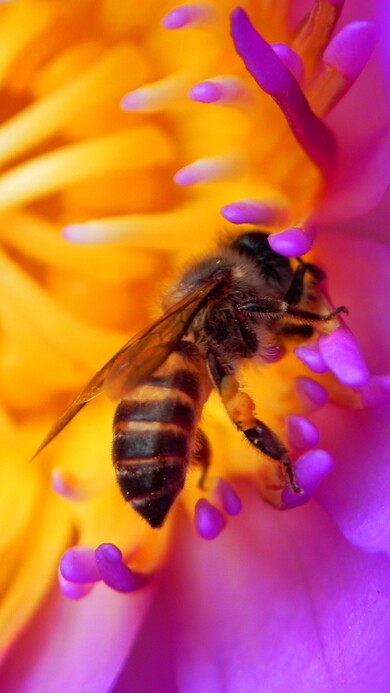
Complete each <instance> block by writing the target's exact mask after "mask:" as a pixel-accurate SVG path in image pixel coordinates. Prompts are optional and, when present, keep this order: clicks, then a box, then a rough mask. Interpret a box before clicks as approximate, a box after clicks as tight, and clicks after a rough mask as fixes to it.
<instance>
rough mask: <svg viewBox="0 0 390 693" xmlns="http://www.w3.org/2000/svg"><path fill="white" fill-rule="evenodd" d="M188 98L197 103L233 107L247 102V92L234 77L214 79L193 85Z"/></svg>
mask: <svg viewBox="0 0 390 693" xmlns="http://www.w3.org/2000/svg"><path fill="white" fill-rule="evenodd" d="M189 97H190V99H191V100H192V101H196V102H197V103H216V104H219V105H221V106H229V105H232V106H233V105H238V104H242V103H244V102H245V101H248V97H249V92H248V89H247V88H246V87H245V85H244V84H243V83H242V82H241V80H239V79H237V78H236V77H215V78H214V79H208V80H206V81H205V82H199V84H195V86H194V87H192V89H190V91H189Z"/></svg>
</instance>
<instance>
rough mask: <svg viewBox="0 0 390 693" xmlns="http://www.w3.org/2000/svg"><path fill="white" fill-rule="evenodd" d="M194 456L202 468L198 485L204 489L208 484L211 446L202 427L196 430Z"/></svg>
mask: <svg viewBox="0 0 390 693" xmlns="http://www.w3.org/2000/svg"><path fill="white" fill-rule="evenodd" d="M192 456H193V460H194V462H195V463H196V464H198V465H199V466H200V467H201V468H202V472H201V475H200V477H199V481H198V486H199V488H201V489H204V488H205V486H206V484H205V482H206V477H207V473H208V470H209V467H210V458H211V448H210V443H209V440H208V438H207V436H206V434H205V433H204V432H203V431H202V429H201V428H198V430H197V431H196V438H195V450H194V452H193V454H192Z"/></svg>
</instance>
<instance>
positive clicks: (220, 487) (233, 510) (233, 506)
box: [215, 479, 242, 516]
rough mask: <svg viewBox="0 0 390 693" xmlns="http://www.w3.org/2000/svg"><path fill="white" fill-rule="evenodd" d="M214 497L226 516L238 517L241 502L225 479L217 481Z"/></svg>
mask: <svg viewBox="0 0 390 693" xmlns="http://www.w3.org/2000/svg"><path fill="white" fill-rule="evenodd" d="M215 496H216V499H217V500H218V502H219V503H221V505H222V507H223V509H224V511H225V512H226V513H227V514H228V515H232V516H235V515H239V513H240V512H241V510H242V502H241V499H240V497H239V496H238V495H237V493H236V491H235V490H234V488H233V486H231V484H229V482H228V481H226V480H225V479H219V480H218V484H217V486H216V489H215Z"/></svg>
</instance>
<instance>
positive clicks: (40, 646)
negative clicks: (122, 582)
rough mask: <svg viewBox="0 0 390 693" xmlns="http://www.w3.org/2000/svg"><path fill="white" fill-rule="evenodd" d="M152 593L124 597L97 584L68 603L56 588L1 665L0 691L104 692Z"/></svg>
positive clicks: (127, 647) (27, 692)
mask: <svg viewBox="0 0 390 693" xmlns="http://www.w3.org/2000/svg"><path fill="white" fill-rule="evenodd" d="M152 594H153V590H152V588H151V587H148V588H146V589H143V590H141V591H139V592H137V593H135V594H132V595H129V596H124V595H123V594H119V593H117V592H114V591H113V590H110V589H109V588H107V587H105V586H103V585H98V586H96V587H95V588H94V589H93V591H92V593H91V594H90V595H89V596H87V597H85V598H84V599H82V600H80V601H78V602H73V601H70V600H67V599H66V598H65V597H63V596H62V595H61V594H60V593H59V592H58V590H56V591H55V592H54V593H52V594H51V595H50V597H49V598H48V600H47V602H46V604H45V605H44V606H43V607H42V609H41V611H40V612H39V614H38V616H37V617H36V618H35V620H34V621H33V623H32V624H31V625H30V626H29V628H28V629H27V630H26V632H25V633H24V635H23V636H22V637H21V638H20V639H19V640H18V641H17V643H16V645H15V647H14V649H13V650H12V652H11V654H10V656H9V658H8V660H7V661H6V662H5V664H4V668H3V669H2V674H1V690H2V693H42V691H61V693H75V691H91V692H92V691H93V693H107V691H108V690H109V689H110V687H111V684H112V682H113V681H114V680H115V677H116V676H117V674H118V671H119V670H120V668H121V666H122V664H123V661H124V660H125V658H126V656H127V654H128V652H129V650H130V649H131V647H132V644H133V642H134V639H135V637H136V635H137V632H138V630H139V628H140V624H141V622H142V620H143V618H144V616H145V613H146V610H147V608H148V606H149V603H150V600H151V597H152Z"/></svg>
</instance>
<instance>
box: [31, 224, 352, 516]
mask: <svg viewBox="0 0 390 693" xmlns="http://www.w3.org/2000/svg"><path fill="white" fill-rule="evenodd" d="M324 277H325V275H324V273H323V272H322V270H320V269H319V268H318V267H317V266H315V265H313V264H310V263H307V262H304V261H302V260H301V259H300V258H295V259H294V260H290V259H288V258H286V257H283V256H281V255H279V254H278V253H276V252H274V251H273V250H272V249H271V247H270V245H269V243H268V234H267V233H265V232H263V231H258V230H253V231H248V232H246V233H243V234H241V235H240V236H238V237H236V238H235V239H233V240H231V239H230V240H228V241H225V242H223V243H221V245H220V248H219V249H218V250H217V252H215V253H214V254H211V255H210V256H209V257H207V258H205V259H203V260H201V261H199V262H198V263H197V264H195V265H193V266H192V267H190V268H189V269H188V270H187V271H186V272H185V273H184V275H183V276H182V278H181V279H180V280H179V281H178V282H177V284H176V285H175V286H174V287H173V288H172V290H171V291H170V293H169V294H168V296H167V297H166V299H165V305H164V308H165V312H164V313H163V315H162V316H161V317H160V318H159V319H158V320H157V321H156V322H154V323H153V324H152V325H151V326H149V327H147V328H146V329H145V330H144V331H142V332H141V333H139V334H138V335H136V336H135V337H134V338H133V339H131V340H130V341H129V342H127V343H126V344H125V345H124V346H123V347H122V348H121V349H120V350H119V351H118V353H117V354H115V356H113V357H112V358H111V359H110V360H109V361H108V363H106V364H105V365H104V366H103V368H101V370H99V371H98V373H96V375H95V376H94V377H93V378H92V380H90V382H89V383H88V384H87V385H86V387H85V388H84V389H83V390H82V392H81V393H80V394H79V395H78V397H77V398H76V399H75V400H74V402H73V403H72V404H71V405H70V407H69V408H68V409H67V410H66V411H65V413H64V414H63V415H62V416H61V418H60V419H59V420H58V421H57V422H56V423H55V425H54V426H53V428H52V429H51V430H50V431H49V433H48V434H47V436H46V438H45V439H44V440H43V442H42V444H41V445H40V447H39V448H38V450H37V452H36V453H35V454H36V455H37V454H38V453H39V452H40V451H41V450H43V448H45V447H46V445H47V444H48V443H49V442H50V441H51V440H53V438H55V436H57V435H58V433H60V431H61V430H62V429H63V428H64V427H65V426H66V425H67V424H68V423H69V422H70V421H71V419H73V417H74V416H75V415H76V414H77V413H78V412H79V411H80V410H81V409H82V408H83V407H84V406H85V405H86V404H87V402H89V401H91V400H92V399H94V398H95V397H97V396H98V395H99V394H100V393H101V392H102V391H105V392H106V393H107V395H108V396H109V397H110V398H111V399H113V400H115V401H118V402H119V403H118V405H117V409H116V413H115V416H114V423H113V446H112V458H113V464H114V468H115V472H116V477H117V481H118V483H119V487H120V490H121V492H122V494H123V496H124V498H125V500H126V501H128V502H129V503H130V504H131V506H132V507H133V508H134V509H135V510H136V512H137V513H139V514H140V515H141V516H142V517H143V518H145V520H146V521H147V522H148V523H149V524H150V525H151V527H161V526H162V525H163V523H164V520H165V518H166V516H167V514H168V512H169V510H170V508H171V506H172V504H173V503H174V501H175V499H176V498H177V496H178V494H179V493H180V491H181V490H182V488H183V486H184V484H185V480H186V474H187V470H188V467H189V465H190V463H191V462H196V463H198V464H199V465H200V466H201V468H202V475H201V478H200V481H199V484H200V486H203V485H204V482H205V478H206V474H207V469H208V466H209V464H210V446H209V444H208V441H207V438H206V436H205V434H204V432H203V431H202V430H201V429H200V428H199V421H200V417H201V413H202V409H203V406H204V404H205V402H206V400H207V399H208V397H209V395H210V392H211V390H212V389H216V390H217V391H218V393H219V395H220V398H221V401H222V404H223V405H224V407H225V409H226V411H227V414H228V416H229V417H230V419H231V421H232V422H233V424H234V425H235V426H236V427H237V429H238V430H239V431H240V432H241V433H242V434H243V436H244V437H245V438H246V440H247V441H249V443H250V444H251V445H252V446H253V447H254V448H256V449H257V450H258V451H259V452H260V453H262V454H264V455H266V456H267V457H269V458H271V459H272V460H274V461H275V462H276V463H277V464H279V465H280V469H282V470H283V475H284V478H285V483H286V484H288V485H289V487H290V488H291V489H292V491H293V492H295V493H297V494H298V493H302V490H301V489H300V487H299V485H298V483H297V481H296V478H295V473H294V465H293V462H292V460H291V458H290V456H289V453H288V450H287V449H286V447H285V445H284V444H283V442H282V441H281V440H280V439H279V438H278V436H277V435H276V434H275V433H274V432H273V431H272V430H271V429H270V428H269V427H268V426H267V425H266V424H265V423H263V422H262V421H261V420H260V419H258V418H257V417H256V413H255V406H254V403H253V401H252V399H251V398H250V396H249V395H248V394H247V393H246V392H244V391H242V390H241V389H240V384H239V381H238V379H237V371H238V368H239V366H240V365H241V363H242V362H243V361H245V360H248V359H254V358H256V359H259V360H260V361H264V362H267V361H268V362H269V361H275V360H278V359H279V358H280V357H281V356H282V354H283V351H284V348H285V346H286V342H288V341H289V340H292V339H295V340H296V339H300V340H303V341H304V340H307V339H309V338H310V337H311V336H312V334H313V331H314V328H315V327H316V326H317V328H319V329H321V326H323V329H324V330H325V331H326V330H327V331H329V330H330V329H331V327H330V326H333V327H332V329H335V327H336V326H337V323H336V322H335V320H334V318H335V316H336V315H338V314H339V313H342V312H347V311H346V308H345V307H344V306H340V307H338V308H336V309H335V310H332V311H330V310H329V307H328V304H327V303H326V300H325V298H324V294H323V293H322V292H321V290H320V288H319V284H320V282H321V281H322V280H323V279H324Z"/></svg>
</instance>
